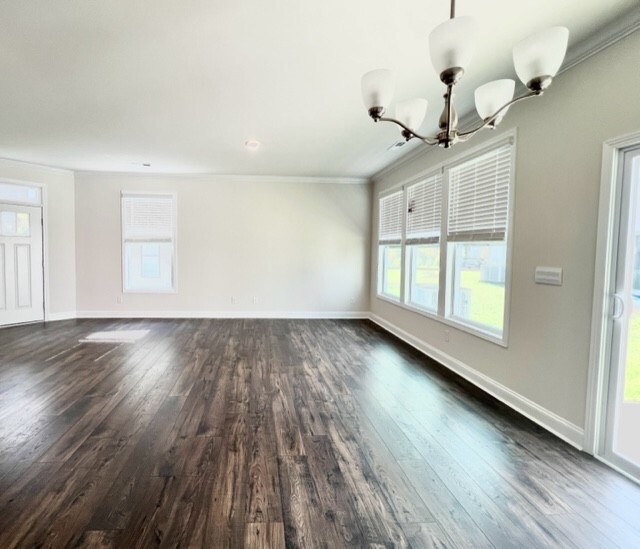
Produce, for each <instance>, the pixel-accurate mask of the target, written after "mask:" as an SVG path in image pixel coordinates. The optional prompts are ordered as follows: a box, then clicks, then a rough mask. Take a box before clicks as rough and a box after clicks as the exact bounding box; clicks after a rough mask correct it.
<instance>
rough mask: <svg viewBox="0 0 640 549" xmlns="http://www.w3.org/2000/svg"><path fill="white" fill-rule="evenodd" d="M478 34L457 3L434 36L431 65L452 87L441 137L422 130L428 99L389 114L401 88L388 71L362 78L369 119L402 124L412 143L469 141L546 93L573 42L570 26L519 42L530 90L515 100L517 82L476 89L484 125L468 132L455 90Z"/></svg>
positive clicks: (519, 64) (518, 57)
mask: <svg viewBox="0 0 640 549" xmlns="http://www.w3.org/2000/svg"><path fill="white" fill-rule="evenodd" d="M474 34H475V33H474V19H473V18H472V17H456V2H455V0H451V16H450V19H449V20H448V21H445V22H444V23H441V24H440V25H438V26H437V27H436V28H435V29H433V31H432V32H431V35H430V36H429V50H430V54H431V63H432V64H433V67H434V69H435V70H436V73H438V74H439V75H440V80H441V81H442V83H443V84H444V85H445V86H446V87H447V90H446V93H445V94H444V109H443V111H442V114H441V115H440V120H439V123H438V127H439V131H438V133H437V134H436V135H435V136H433V137H427V136H424V135H420V134H419V133H417V132H416V129H417V128H419V127H420V125H421V124H422V122H423V120H424V117H425V115H426V112H427V100H426V99H423V98H419V97H418V98H415V99H409V100H407V101H403V102H400V103H398V104H397V105H396V109H395V118H391V117H387V116H384V115H385V113H386V111H387V108H388V106H389V103H391V99H392V97H393V92H394V88H395V81H394V75H393V73H392V71H390V70H387V69H377V70H373V71H370V72H368V73H366V74H365V75H364V76H363V77H362V97H363V99H364V103H365V106H366V107H367V109H368V110H369V116H370V117H371V118H373V120H374V122H380V121H381V122H393V123H394V124H397V125H398V126H400V128H401V129H402V131H401V133H402V136H403V137H404V138H405V139H406V140H407V141H409V140H410V139H413V138H416V139H419V140H420V141H423V142H424V143H426V144H427V145H439V146H441V147H444V148H445V149H448V148H450V147H451V146H452V145H455V144H456V143H459V142H464V141H467V140H468V139H469V138H470V137H472V136H473V135H475V134H476V133H477V132H479V131H480V130H482V129H485V128H491V129H493V128H495V127H496V126H497V125H498V124H499V123H500V122H501V120H502V118H503V117H504V115H505V114H506V113H507V111H508V110H509V107H510V106H511V105H513V104H514V103H517V102H519V101H523V100H524V99H529V98H530V97H536V96H539V95H542V93H543V92H544V90H545V89H547V88H548V87H549V85H550V84H551V81H552V80H553V77H554V76H555V75H556V73H557V72H558V70H559V69H560V66H561V65H562V61H563V60H564V56H565V53H566V51H567V42H568V40H569V30H568V29H567V28H565V27H551V28H549V29H545V30H542V31H540V32H537V33H535V34H533V35H531V36H529V37H527V38H525V39H524V40H522V41H520V42H518V43H517V44H516V45H515V46H514V47H513V63H514V66H515V70H516V73H517V75H518V77H519V78H520V80H521V81H522V83H523V84H524V85H525V86H526V87H527V90H528V91H526V92H525V93H523V95H520V96H519V97H515V98H514V97H513V95H514V90H515V82H514V81H513V80H511V79H503V80H494V81H492V82H489V83H487V84H484V85H482V86H480V87H479V88H478V89H476V91H475V103H476V110H477V111H478V114H479V115H480V118H481V119H482V121H481V122H480V123H479V124H478V125H477V126H476V127H473V128H471V129H468V130H465V131H462V130H460V129H458V115H457V114H456V111H455V109H454V106H453V96H454V93H453V91H454V88H455V86H456V85H457V84H458V82H459V81H460V79H461V78H462V76H463V74H464V71H465V70H466V68H467V65H468V64H469V61H470V59H471V56H472V53H473V49H474Z"/></svg>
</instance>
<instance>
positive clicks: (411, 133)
mask: <svg viewBox="0 0 640 549" xmlns="http://www.w3.org/2000/svg"><path fill="white" fill-rule="evenodd" d="M378 121H382V122H393V123H394V124H396V125H398V126H400V127H401V128H402V129H403V130H404V131H403V132H402V135H403V137H404V138H405V139H406V140H407V141H409V139H411V138H412V137H415V138H417V139H419V140H420V141H422V142H423V143H426V144H427V145H437V144H438V140H437V139H435V138H433V137H426V136H424V135H420V134H419V133H416V132H415V131H413V130H412V129H411V128H409V127H408V126H405V125H404V124H403V123H402V122H400V120H396V119H395V118H388V117H386V116H380V117H379V118H377V120H376V122H378Z"/></svg>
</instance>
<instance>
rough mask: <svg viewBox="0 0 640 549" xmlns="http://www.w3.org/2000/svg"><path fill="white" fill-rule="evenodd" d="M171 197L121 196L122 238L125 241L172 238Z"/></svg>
mask: <svg viewBox="0 0 640 549" xmlns="http://www.w3.org/2000/svg"><path fill="white" fill-rule="evenodd" d="M174 208H175V205H174V197H173V195H169V194H168V195H162V194H158V195H142V194H125V193H123V194H122V237H123V239H124V240H126V241H132V240H140V241H142V240H143V241H145V242H150V241H155V242H162V241H170V240H172V239H173V236H174V219H175V211H174Z"/></svg>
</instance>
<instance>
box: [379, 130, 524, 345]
mask: <svg viewBox="0 0 640 549" xmlns="http://www.w3.org/2000/svg"><path fill="white" fill-rule="evenodd" d="M505 141H510V142H511V143H512V147H513V148H512V153H511V174H512V177H511V186H510V189H509V205H508V208H509V210H508V211H509V213H508V221H507V230H506V233H505V241H506V245H507V255H506V265H505V268H506V272H505V288H504V292H505V295H504V322H503V330H502V335H498V334H496V333H495V332H491V331H490V330H487V329H485V328H484V327H481V326H477V325H474V324H473V323H471V322H469V321H466V320H462V319H458V318H456V317H453V316H450V315H449V316H448V315H447V313H448V312H449V311H448V310H447V308H448V307H450V306H451V303H452V299H451V298H450V297H449V296H451V292H452V291H453V288H452V287H450V286H451V277H447V273H448V272H449V270H450V265H449V264H448V263H447V262H448V261H449V257H448V255H449V254H448V242H447V240H446V224H447V215H442V216H441V224H442V228H441V231H440V235H441V236H440V266H441V268H440V280H439V283H440V284H439V289H438V313H437V314H434V313H433V312H432V311H429V310H426V309H423V308H421V307H417V306H415V305H413V304H409V303H406V295H405V279H406V277H407V272H406V265H405V250H406V245H405V240H406V221H405V218H406V209H407V208H406V206H407V204H406V201H407V193H406V192H405V189H406V187H408V186H410V185H413V184H415V183H419V182H420V181H422V180H424V179H425V178H428V177H429V176H431V175H433V174H434V173H436V172H437V171H441V172H442V174H443V188H442V211H443V212H447V211H448V199H449V197H448V194H449V193H448V185H449V182H448V178H447V175H446V173H445V172H446V171H447V170H448V169H449V168H450V167H452V166H455V165H457V164H460V163H461V162H464V161H465V160H467V159H469V158H471V157H474V156H479V155H481V154H482V153H483V152H485V151H488V150H490V149H494V148H496V147H498V146H499V145H500V143H504V142H505ZM516 156H517V128H513V129H512V130H509V131H507V132H505V133H503V134H501V135H500V136H498V137H495V138H493V139H490V140H488V141H486V142H485V143H482V144H480V145H478V146H476V147H474V148H472V149H469V150H468V151H465V152H464V153H461V154H459V155H457V156H455V157H453V158H451V159H450V160H447V161H446V162H441V163H439V164H437V165H436V166H432V167H430V168H428V169H425V170H421V171H420V172H418V173H417V174H416V175H414V176H411V177H410V178H407V179H405V180H403V181H401V182H400V183H398V184H396V185H393V186H392V187H389V188H387V189H384V190H383V191H381V192H380V193H379V194H378V206H379V204H380V198H383V197H384V196H387V195H389V194H392V193H394V192H397V191H398V190H402V191H403V205H404V207H403V223H402V244H401V246H402V263H401V276H400V284H401V287H400V300H396V299H393V298H390V297H389V296H387V295H385V294H382V293H381V291H380V258H379V257H376V261H377V262H378V268H377V269H376V298H377V299H379V300H381V301H384V302H387V303H391V304H393V305H395V306H397V307H400V308H402V309H405V310H408V311H411V312H413V313H417V314H419V315H422V316H425V317H427V318H429V319H431V320H435V321H437V322H439V323H441V324H444V325H446V326H451V327H453V328H456V329H458V330H460V331H462V332H465V333H468V334H471V335H473V336H476V337H479V338H481V339H484V340H486V341H489V342H491V343H495V344H496V345H499V346H501V347H505V348H506V347H508V342H509V325H510V311H511V273H512V260H513V227H514V218H515V212H514V210H515V208H514V204H515V194H516V185H515V181H516V179H517V173H516V165H517V162H516ZM378 206H376V208H377V207H378ZM377 230H378V227H377V225H376V231H377ZM379 250H380V247H379V246H378V247H377V252H376V254H377V255H379ZM443 265H444V266H446V268H442V266H443ZM448 283H449V284H448Z"/></svg>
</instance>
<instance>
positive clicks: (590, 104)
mask: <svg viewBox="0 0 640 549" xmlns="http://www.w3.org/2000/svg"><path fill="white" fill-rule="evenodd" d="M638 52H640V32H636V33H634V34H632V35H631V36H629V37H627V38H625V39H624V40H622V41H621V42H618V43H617V44H615V45H613V46H611V47H609V48H608V49H606V50H604V51H603V52H601V53H599V54H597V55H596V56H594V57H592V58H590V59H588V60H587V61H585V62H583V63H581V64H579V65H577V66H576V67H575V68H573V69H571V70H569V71H567V72H566V73H564V74H561V75H560V76H558V77H557V78H556V79H555V81H554V84H553V86H552V87H551V89H550V90H549V91H548V92H547V93H546V94H545V95H544V96H543V97H541V98H538V99H533V100H530V101H529V102H525V103H523V104H520V105H516V106H515V107H513V108H512V109H511V111H510V112H509V114H508V115H507V117H506V119H505V121H504V122H503V125H502V126H500V127H499V128H498V130H496V131H495V132H485V133H484V135H481V136H476V137H475V138H474V139H473V140H471V142H470V143H467V144H464V145H458V146H456V147H455V148H454V149H453V150H452V151H444V150H442V149H437V150H430V151H429V152H427V153H425V154H424V155H421V156H419V157H417V158H414V159H413V160H411V161H410V162H407V163H404V164H403V165H401V166H399V167H397V169H394V170H391V171H389V172H388V173H386V174H383V175H382V176H381V177H379V178H377V179H376V181H375V186H374V193H373V201H374V216H373V219H372V228H373V229H372V234H373V238H372V260H373V262H372V265H374V266H375V265H376V261H377V246H376V240H377V234H376V233H377V203H378V201H377V197H378V193H380V192H381V191H383V190H385V189H388V188H389V187H392V186H395V185H397V184H398V183H400V182H403V181H405V180H407V179H408V178H410V177H411V176H413V175H415V174H417V173H418V172H420V171H422V170H424V169H426V168H428V167H429V166H432V165H436V164H438V163H440V162H442V161H444V160H445V159H446V157H447V156H448V155H457V154H459V153H460V152H464V151H465V150H468V149H469V148H473V147H475V146H476V145H478V144H480V143H482V142H484V141H486V140H488V139H493V138H494V137H496V136H497V135H499V134H501V133H504V132H505V131H508V130H510V129H512V128H514V127H515V128H517V152H516V154H517V160H516V184H515V212H514V230H513V239H514V240H513V245H514V246H513V264H512V287H511V307H510V325H509V344H508V348H506V349H505V348H502V347H500V346H498V345H495V344H493V343H490V342H488V341H485V340H483V339H480V338H478V337H475V336H473V335H470V334H467V333H464V332H462V331H459V330H456V329H453V328H449V327H445V326H444V325H443V324H441V323H439V322H437V321H435V320H430V319H428V318H425V317H423V316H421V315H418V314H414V313H413V312H410V311H408V310H405V309H402V308H400V307H398V306H396V305H394V304H391V303H388V302H384V301H382V300H380V299H378V298H377V297H376V276H377V273H376V269H375V268H373V269H372V272H371V276H372V279H371V280H372V283H371V311H372V313H373V314H374V315H377V317H378V319H379V320H381V321H383V322H385V323H387V324H390V325H392V326H394V327H396V328H399V329H400V330H402V331H404V333H405V334H406V335H408V336H410V337H411V338H413V339H414V340H415V341H418V342H423V343H424V344H425V347H432V348H433V349H436V350H437V353H436V354H441V355H442V356H444V357H445V358H446V359H447V360H450V362H451V363H452V364H458V365H460V366H461V367H462V368H466V369H468V372H469V374H470V375H469V376H468V377H472V378H476V379H478V380H480V381H481V384H484V385H487V386H494V387H495V388H496V392H497V393H499V396H501V397H502V398H503V399H504V400H507V401H511V403H516V404H517V405H518V403H519V404H520V408H521V409H525V411H530V412H531V413H532V415H534V416H535V415H536V414H538V415H539V416H540V417H542V418H543V420H544V419H545V416H546V419H547V420H549V421H547V423H549V422H551V423H553V421H556V420H557V422H559V423H560V424H561V423H565V424H566V425H565V426H566V427H567V428H569V430H571V429H573V430H574V431H575V432H576V433H578V434H579V432H580V431H581V430H582V429H583V427H584V422H585V399H586V390H587V371H588V353H589V344H590V323H591V306H592V297H593V296H592V293H593V277H594V261H595V247H596V229H597V214H598V193H599V187H600V177H601V156H602V144H603V141H605V140H607V139H609V138H611V137H615V136H619V135H622V134H625V133H629V132H631V131H634V130H638V128H639V127H640V101H639V100H638V98H639V97H640V96H639V93H640V70H638V62H639V61H640V56H639V54H638ZM461 85H464V82H463V83H462V84H461ZM537 265H544V266H559V267H562V268H563V269H564V284H563V286H562V287H552V286H541V285H536V284H535V283H534V270H535V267H536V266H537ZM445 328H447V329H450V330H451V338H450V341H449V342H445V341H444V336H443V334H444V329H445ZM569 438H571V436H569ZM573 438H574V439H575V437H573ZM574 442H576V443H578V444H579V443H580V441H579V440H574Z"/></svg>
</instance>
